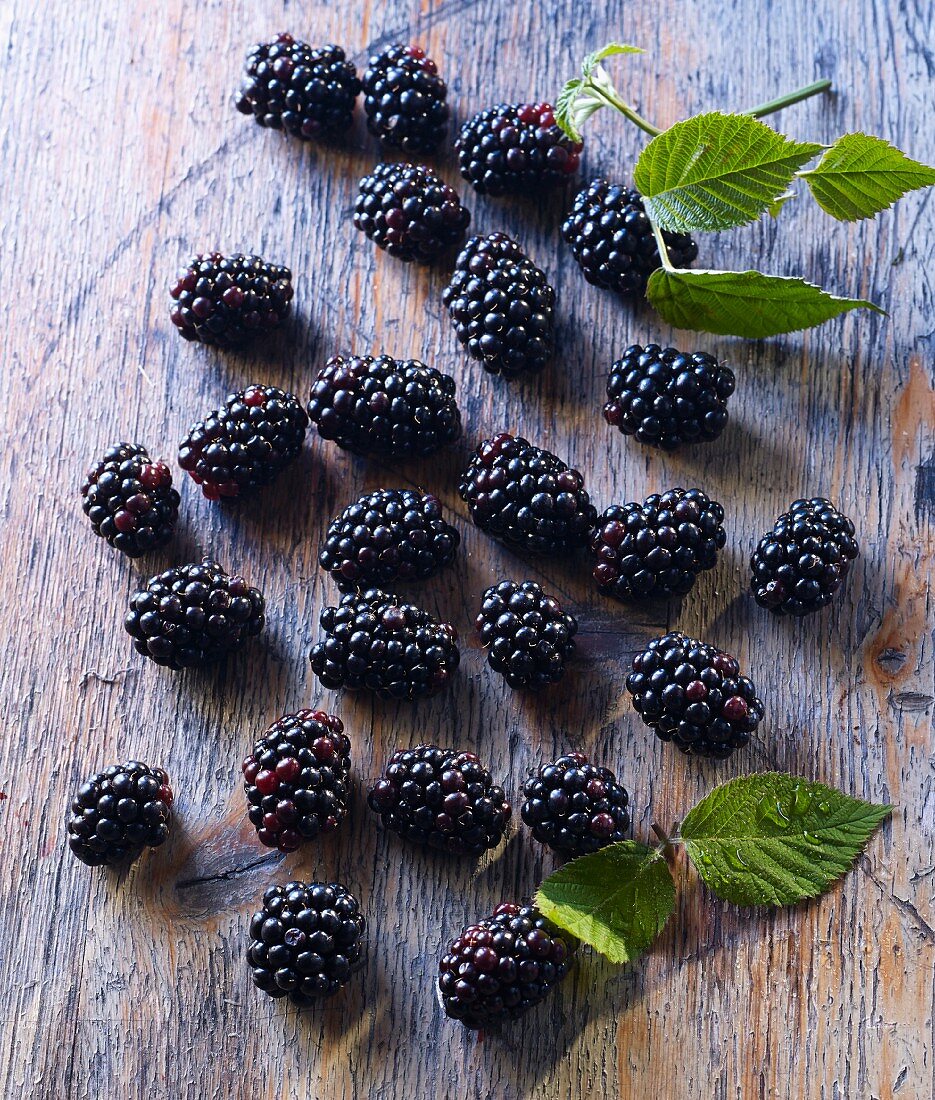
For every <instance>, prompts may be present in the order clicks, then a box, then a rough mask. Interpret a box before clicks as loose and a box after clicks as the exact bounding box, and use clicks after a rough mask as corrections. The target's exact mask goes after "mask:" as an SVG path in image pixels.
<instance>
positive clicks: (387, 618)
mask: <svg viewBox="0 0 935 1100" xmlns="http://www.w3.org/2000/svg"><path fill="white" fill-rule="evenodd" d="M320 621H321V627H322V630H324V632H325V637H324V638H323V639H322V640H321V641H320V642H318V643H317V644H316V645H315V646H314V647H313V649H312V652H311V662H312V671H313V672H314V673H315V675H316V676H317V677H318V679H319V680H320V681H321V682H322V684H323V685H324V686H325V687H327V688H341V687H343V688H347V689H349V690H352V691H356V690H360V689H362V688H365V689H367V690H368V691H372V692H374V693H375V694H376V695H379V696H380V698H381V699H418V698H419V697H420V696H423V695H435V694H436V693H437V692H439V691H441V689H442V688H443V687H444V686H445V684H446V683H447V682H448V680H449V679H450V678H451V676H452V675H453V673H454V671H455V669H456V668H457V667H458V662H459V661H460V659H461V654H460V653H459V651H458V646H457V639H458V634H457V631H456V630H455V628H454V627H453V626H452V625H451V624H450V623H439V622H436V621H435V619H433V618H432V616H431V615H429V613H428V612H427V611H423V610H422V608H421V607H416V605H415V604H411V603H401V602H400V601H399V599H398V598H397V597H396V596H394V595H392V594H390V593H388V592H382V591H380V589H378V588H371V589H368V590H367V591H366V592H364V593H356V592H350V593H348V594H347V595H346V596H344V597H343V598H342V600H341V602H340V604H338V606H337V607H326V608H325V609H324V610H323V611H322V613H321V620H320Z"/></svg>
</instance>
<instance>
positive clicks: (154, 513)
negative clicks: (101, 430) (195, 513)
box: [81, 443, 179, 558]
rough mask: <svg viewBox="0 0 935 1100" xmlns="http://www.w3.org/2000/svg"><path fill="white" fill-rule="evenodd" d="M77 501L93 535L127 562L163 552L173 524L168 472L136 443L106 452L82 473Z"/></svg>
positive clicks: (175, 511)
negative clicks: (160, 549)
mask: <svg viewBox="0 0 935 1100" xmlns="http://www.w3.org/2000/svg"><path fill="white" fill-rule="evenodd" d="M81 496H82V507H83V508H84V514H85V515H86V516H87V517H88V519H89V520H90V521H91V527H92V528H93V529H94V533H95V535H100V536H101V538H103V539H106V540H107V543H108V545H110V546H112V547H113V548H114V549H115V550H120V551H121V552H122V553H124V554H126V555H127V557H128V558H138V557H140V556H141V555H142V554H148V553H149V551H150V550H157V549H158V548H159V547H160V546H165V544H166V543H167V542H168V541H169V539H171V538H172V534H173V532H174V531H175V525H176V523H177V521H178V518H179V494H178V493H177V492H176V491H175V489H173V488H172V474H171V472H170V471H169V467H168V466H167V465H166V464H165V463H164V462H153V460H152V459H151V458H150V457H149V452H148V451H147V450H146V448H145V447H141V446H140V445H139V444H138V443H115V444H114V445H113V446H112V447H108V448H107V450H106V451H105V452H104V455H103V457H102V458H101V459H100V461H99V462H95V464H94V465H93V466H92V467H91V468H90V469H89V470H88V472H87V475H86V476H85V479H84V483H83V485H82V486H81Z"/></svg>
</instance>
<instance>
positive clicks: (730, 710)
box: [627, 633, 764, 757]
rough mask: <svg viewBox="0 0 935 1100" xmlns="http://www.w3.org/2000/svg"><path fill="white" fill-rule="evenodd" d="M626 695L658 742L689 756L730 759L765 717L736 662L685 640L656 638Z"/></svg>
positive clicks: (631, 678) (636, 668)
mask: <svg viewBox="0 0 935 1100" xmlns="http://www.w3.org/2000/svg"><path fill="white" fill-rule="evenodd" d="M627 691H629V693H630V694H631V695H632V696H633V705H634V706H635V707H636V709H637V711H638V712H639V715H640V717H641V718H642V719H643V721H644V722H645V723H646V724H647V725H648V726H650V727H651V728H652V729H654V730H655V731H656V736H657V737H659V738H660V739H661V740H663V741H671V742H672V743H673V744H674V745H676V746H677V747H678V748H679V749H681V750H682V752H685V753H690V754H691V755H693V756H715V757H726V756H730V754H731V753H732V752H733V751H734V749H740V748H743V746H744V745H746V744H747V742H748V741H749V740H750V734H751V733H752V732H753V731H754V730H755V729H756V727H757V725H758V724H759V722H760V719H761V718H762V717H763V713H764V708H763V704H762V702H761V701H760V700H759V699H758V698H757V695H756V688H754V686H753V684H752V683H751V682H750V681H749V680H748V679H747V678H746V677H745V676H741V675H740V668H739V666H738V664H737V661H736V659H735V658H733V657H731V656H730V655H729V654H727V653H724V652H723V651H722V650H720V649H715V647H714V646H711V645H705V643H704V642H699V641H696V640H695V639H694V638H688V637H686V636H685V635H684V634H676V633H672V634H664V635H663V636H662V637H661V638H654V639H653V640H652V641H651V642H650V643H649V645H648V646H647V647H646V648H645V649H644V650H643V652H642V653H640V654H638V655H637V657H636V658H635V660H634V661H633V671H632V672H631V673H630V675H629V676H628V677H627Z"/></svg>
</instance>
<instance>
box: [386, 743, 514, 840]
mask: <svg viewBox="0 0 935 1100" xmlns="http://www.w3.org/2000/svg"><path fill="white" fill-rule="evenodd" d="M367 804H368V805H369V806H370V809H371V810H373V812H374V813H377V814H379V815H380V817H381V819H382V821H383V827H384V828H385V829H389V830H390V831H391V832H394V833H398V834H399V836H401V837H403V838H404V839H405V840H411V841H412V842H413V843H415V844H424V845H426V846H428V847H429V848H435V849H437V850H438V851H441V852H447V853H448V854H449V855H455V856H465V855H466V856H473V857H475V858H476V857H478V856H481V855H483V853H484V852H486V851H487V849H488V848H496V846H497V845H498V844H499V843H500V841H501V840H502V839H503V834H504V831H505V830H506V827H507V825H509V823H510V815H511V814H512V812H513V811H512V809H511V808H510V804H509V802H507V800H506V795H505V794H504V793H503V788H502V787H500V786H498V785H497V784H495V783H494V781H493V776H492V775H491V774H490V772H489V771H488V770H487V769H486V768H485V767H484V766H483V765H482V764H481V763H480V761H479V760H478V759H477V757H476V756H475V755H474V753H472V752H455V751H454V750H453V749H440V748H439V747H438V746H437V745H416V747H415V748H414V749H400V750H399V751H398V752H396V753H394V754H393V755H392V756H391V757H390V759H389V760H388V761H387V764H386V767H385V768H384V769H383V774H382V775H381V776H380V777H379V778H378V779H375V780H374V781H373V783H372V784H371V785H370V791H369V793H368V795H367Z"/></svg>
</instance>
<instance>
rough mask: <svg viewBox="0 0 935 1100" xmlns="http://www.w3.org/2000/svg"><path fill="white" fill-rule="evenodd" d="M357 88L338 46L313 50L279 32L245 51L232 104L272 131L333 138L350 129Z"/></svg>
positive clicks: (358, 88)
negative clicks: (243, 68) (243, 70)
mask: <svg viewBox="0 0 935 1100" xmlns="http://www.w3.org/2000/svg"><path fill="white" fill-rule="evenodd" d="M359 92H360V81H359V80H358V79H357V70H356V69H355V68H354V66H353V65H352V64H351V62H350V61H348V60H347V58H346V56H345V54H344V50H342V49H341V47H340V46H325V47H324V48H323V49H312V47H311V46H308V45H306V43H305V42H299V41H297V40H296V39H295V38H293V37H292V35H291V34H280V35H277V37H276V38H275V39H273V41H272V42H261V43H260V44H259V45H257V46H254V47H253V49H252V50H251V51H250V53H249V54H248V55H247V68H246V75H245V76H244V80H243V84H242V85H241V88H240V94H239V96H238V97H237V100H236V103H235V105H236V107H237V110H238V111H240V113H241V114H244V115H253V117H254V118H255V119H256V121H257V122H258V123H259V125H260V126H266V127H269V129H271V130H283V131H285V133H287V134H292V135H293V136H295V137H298V138H304V139H306V140H315V141H337V140H340V139H341V138H343V137H344V136H345V135H346V133H347V131H348V130H349V129H350V128H351V123H352V121H353V116H354V101H355V100H356V99H357V96H358V93H359Z"/></svg>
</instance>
